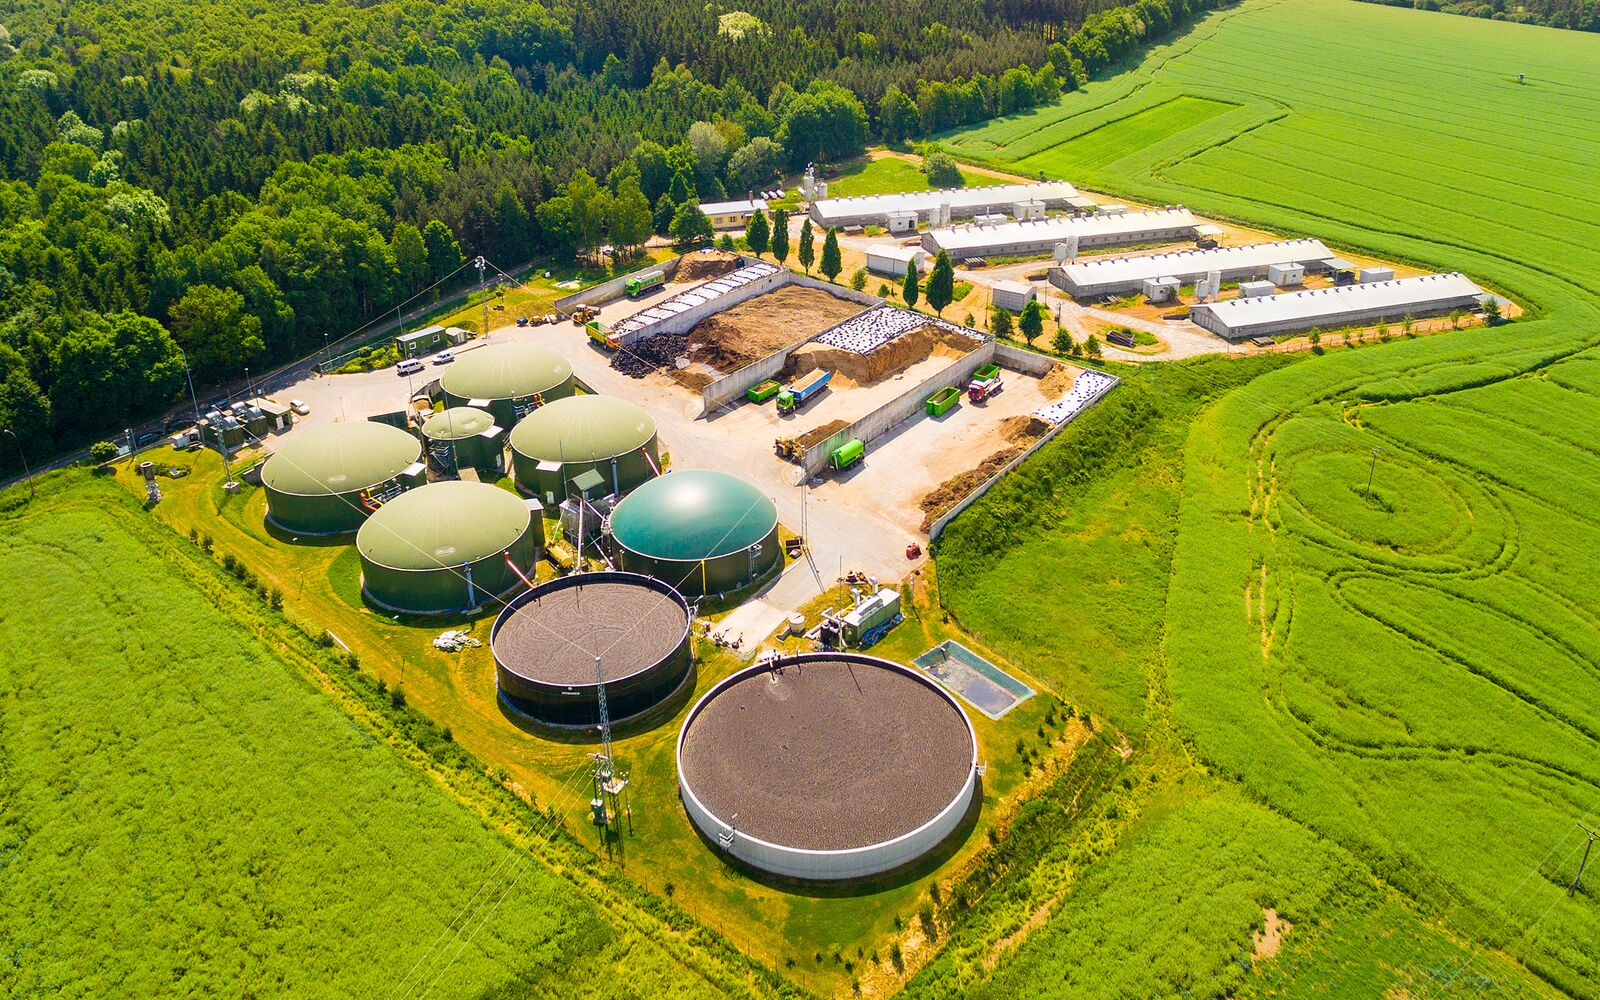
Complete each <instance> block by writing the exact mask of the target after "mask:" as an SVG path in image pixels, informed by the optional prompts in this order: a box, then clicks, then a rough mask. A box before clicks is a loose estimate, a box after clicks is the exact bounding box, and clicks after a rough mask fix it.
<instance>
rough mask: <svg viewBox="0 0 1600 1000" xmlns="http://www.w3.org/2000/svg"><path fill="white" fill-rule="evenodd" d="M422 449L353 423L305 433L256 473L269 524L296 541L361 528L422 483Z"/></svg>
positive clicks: (405, 438) (394, 434)
mask: <svg viewBox="0 0 1600 1000" xmlns="http://www.w3.org/2000/svg"><path fill="white" fill-rule="evenodd" d="M421 459H422V445H421V444H420V443H418V441H417V439H416V438H414V437H412V436H411V435H410V434H407V433H406V432H405V431H403V430H400V429H399V428H397V427H390V426H388V425H387V424H379V423H373V422H372V421H370V420H357V421H350V422H347V423H335V424H324V425H323V426H321V427H307V428H304V429H302V430H301V431H299V432H298V433H297V434H294V435H292V436H291V437H289V438H287V439H285V440H284V442H283V444H282V445H281V446H279V448H278V450H277V451H275V452H273V453H272V455H271V456H270V457H269V458H268V459H267V461H266V464H265V465H264V466H262V468H261V485H262V486H263V487H264V488H265V489H266V494H267V520H268V522H270V523H271V524H272V525H273V526H275V527H277V528H278V529H279V530H281V531H286V532H289V533H291V534H295V535H337V534H340V533H342V532H346V531H354V530H356V529H357V528H359V527H361V523H362V522H363V521H365V520H366V519H367V515H368V514H369V513H371V512H372V510H374V509H376V505H377V502H380V500H381V498H382V497H384V496H392V495H395V494H397V493H399V492H400V491H401V490H405V489H409V488H411V487H412V486H420V485H422V483H423V482H424V481H425V479H426V469H425V468H424V466H423V464H422V461H421Z"/></svg>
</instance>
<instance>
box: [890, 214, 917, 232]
mask: <svg viewBox="0 0 1600 1000" xmlns="http://www.w3.org/2000/svg"><path fill="white" fill-rule="evenodd" d="M885 218H886V219H887V220H888V222H889V232H891V233H894V234H895V235H897V236H898V235H900V234H901V233H914V232H916V231H917V213H915V212H890V213H888V214H887V215H886V216H885Z"/></svg>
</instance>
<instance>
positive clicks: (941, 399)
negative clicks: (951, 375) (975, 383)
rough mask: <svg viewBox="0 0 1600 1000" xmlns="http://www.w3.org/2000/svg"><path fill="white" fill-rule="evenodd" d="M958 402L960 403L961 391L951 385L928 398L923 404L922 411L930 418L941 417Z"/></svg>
mask: <svg viewBox="0 0 1600 1000" xmlns="http://www.w3.org/2000/svg"><path fill="white" fill-rule="evenodd" d="M959 402H961V390H960V389H958V388H956V387H955V386H953V385H947V386H945V387H944V388H943V389H940V390H939V391H938V392H936V393H934V394H933V395H931V396H929V397H928V400H927V402H925V403H924V404H923V409H925V410H927V412H928V416H930V417H942V416H944V415H945V412H946V411H947V410H949V409H950V407H952V406H954V405H956V404H957V403H959Z"/></svg>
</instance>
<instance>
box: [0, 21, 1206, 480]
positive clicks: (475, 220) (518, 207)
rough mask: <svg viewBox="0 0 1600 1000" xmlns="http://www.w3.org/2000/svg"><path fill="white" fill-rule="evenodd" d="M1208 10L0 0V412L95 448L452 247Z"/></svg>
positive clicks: (978, 97) (786, 167)
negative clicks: (191, 383)
mask: <svg viewBox="0 0 1600 1000" xmlns="http://www.w3.org/2000/svg"><path fill="white" fill-rule="evenodd" d="M1211 2H1212V0H1138V2H1137V3H1134V4H1131V5H1126V6H1117V7H1111V8H1109V9H1098V8H1100V7H1102V6H1103V4H1102V3H1100V2H1097V0H1047V2H1044V3H1037V2H1030V3H1026V4H1024V3H1020V2H994V3H986V4H982V5H969V4H962V3H957V2H955V0H932V2H918V3H911V2H909V0H895V2H890V3H887V4H879V3H874V4H872V5H867V4H864V3H854V4H850V3H845V4H838V3H830V4H826V5H823V4H821V3H819V2H814V0H806V2H802V3H799V4H788V3H785V4H779V3H776V2H772V3H767V2H766V0H763V2H762V3H760V4H756V5H753V6H751V7H750V9H749V10H747V11H742V12H739V13H742V14H743V15H744V16H743V17H742V18H735V19H732V20H729V19H727V18H726V17H725V16H724V14H726V13H727V12H723V13H722V14H718V13H715V12H714V11H715V8H704V7H700V6H697V5H676V6H674V5H669V4H665V3H660V4H658V3H656V2H655V0H645V2H642V3H639V4H638V5H631V4H630V5H622V4H612V0H601V2H600V3H599V4H586V5H584V6H582V7H578V8H573V9H565V8H561V7H543V6H540V5H539V4H537V3H518V4H513V3H510V2H508V0H474V2H473V3H472V4H471V5H470V6H469V5H468V4H466V3H464V2H462V0H446V2H443V3H439V4H430V5H405V4H400V3H398V2H388V0H380V2H377V3H373V4H369V5H364V6H352V5H346V4H340V3H333V4H329V3H318V2H311V0H288V2H285V3H278V4H273V5H269V7H267V8H265V9H260V8H257V7H255V6H252V5H245V4H242V3H239V2H237V0H201V3H202V6H203V8H204V10H203V11H196V10H195V9H194V6H193V5H189V6H188V7H187V8H184V9H183V10H182V11H177V12H175V11H174V10H173V9H171V7H170V5H163V4H160V3H158V2H157V0H132V2H131V3H124V4H120V5H112V4H109V3H104V2H102V0H96V2H91V3H87V4H75V5H70V6H69V5H67V4H66V3H65V0H16V2H14V3H13V4H12V5H11V7H10V8H9V10H10V12H9V13H7V14H6V15H4V25H3V26H0V427H5V428H7V429H11V430H13V431H14V432H15V433H17V434H18V435H19V436H20V437H22V438H23V439H24V440H27V441H28V442H29V445H30V450H32V451H35V452H38V453H44V452H48V451H49V450H51V449H52V448H54V447H67V446H71V445H75V444H79V443H82V442H85V441H87V440H91V439H93V437H95V436H100V435H104V434H106V433H108V432H113V431H115V430H117V429H120V428H122V427H125V426H127V425H128V424H130V423H132V422H134V421H136V420H138V419H140V418H142V417H145V416H148V415H150V414H152V413H156V412H159V411H160V410H161V409H162V408H163V407H164V405H166V404H167V403H169V402H171V401H172V400H173V399H174V398H175V396H177V395H178V394H179V393H180V391H181V390H182V387H183V378H184V370H185V364H187V367H188V369H189V370H190V371H192V372H193V374H194V376H195V378H196V380H197V382H198V383H200V385H201V386H202V387H203V386H204V385H206V384H210V383H215V382H219V381H222V380H224V379H227V378H230V377H234V376H237V375H238V374H239V373H241V372H242V371H243V369H244V368H245V367H247V366H248V367H252V368H254V369H256V370H258V371H259V370H263V369H265V368H267V367H269V366H271V365H273V364H275V363H279V362H283V361H287V360H290V359H292V358H295V357H298V356H303V355H305V354H308V353H311V352H313V351H315V350H317V349H318V348H319V347H321V346H322V345H323V344H324V343H325V342H326V339H327V338H330V337H334V336H337V335H339V334H342V333H344V332H346V331H348V330H350V329H352V328H354V327H356V326H358V325H360V324H361V323H363V322H364V321H366V320H368V319H371V318H373V317H375V316H379V315H381V314H383V313H385V312H390V311H393V310H394V309H395V308H396V307H397V306H398V305H399V304H400V303H402V302H405V301H407V300H408V299H410V298H411V297H412V296H414V295H416V294H417V293H418V292H420V291H422V290H424V289H427V288H429V287H430V286H431V285H433V284H434V283H436V282H438V281H440V280H441V279H442V278H444V277H446V276H447V275H450V274H451V273H453V272H454V271H456V270H457V269H458V268H460V266H461V264H462V263H463V261H464V260H466V259H467V258H469V257H471V256H473V255H477V254H482V255H484V256H486V257H489V258H490V259H491V260H494V261H495V262H497V263H500V264H502V265H505V266H511V265H515V264H518V263H521V262H523V261H527V260H530V259H532V258H534V257H536V256H539V255H542V254H553V255H557V256H563V257H571V256H577V255H581V254H585V253H588V252H591V251H593V250H594V249H595V248H596V247H598V246H599V245H601V244H602V243H609V244H612V245H614V246H617V247H621V248H624V249H626V248H629V247H637V246H640V245H641V244H643V243H644V242H645V240H647V239H648V238H649V237H650V235H651V234H655V233H659V234H665V235H674V236H678V235H689V236H692V235H694V233H693V232H692V231H693V230H694V229H695V228H696V227H697V226H698V223H697V222H696V221H695V220H696V215H697V209H696V210H690V209H689V208H688V206H698V205H699V204H700V203H702V202H706V201H713V200H720V199H723V198H738V197H743V196H744V195H745V194H746V193H747V192H750V191H755V190H762V189H765V188H766V187H769V186H772V185H774V184H775V183H776V182H777V181H778V180H779V178H780V177H782V176H784V175H786V174H788V173H789V172H791V171H793V170H795V169H797V168H799V167H801V166H803V165H804V164H805V163H807V162H810V161H818V162H824V163H827V162H839V161H842V160H845V159H848V158H850V157H853V156H856V155H859V154H860V153H861V152H862V151H863V150H864V149H865V147H866V146H867V145H868V144H870V143H872V142H874V141H887V142H891V143H901V142H906V141H909V140H914V139H921V138H924V137H928V136H933V135H935V134H937V133H939V132H941V131H944V130H946V129H951V128H957V127H961V126H964V125H969V124H973V123H975V122H979V121H982V120H985V119H987V118H990V117H993V116H994V115H998V114H1007V113H1011V112H1014V111H1019V110H1022V109H1025V108H1028V107H1031V106H1033V105H1035V104H1038V103H1041V102H1047V101H1051V100H1054V99H1055V98H1056V97H1058V96H1059V95H1060V94H1061V93H1062V92H1063V91H1065V90H1070V89H1072V88H1073V87H1076V86H1079V85H1081V84H1082V83H1083V82H1085V81H1086V80H1087V79H1089V78H1090V77H1092V76H1093V75H1095V74H1097V73H1100V72H1104V71H1105V70H1107V69H1109V68H1110V67H1111V66H1112V64H1114V63H1115V62H1116V61H1117V60H1118V59H1120V58H1122V57H1123V56H1125V55H1128V54H1129V53H1131V52H1133V51H1134V50H1135V49H1136V48H1137V47H1138V46H1139V45H1141V44H1143V43H1144V42H1145V41H1146V40H1148V39H1151V38H1155V37H1159V36H1161V35H1164V34H1166V33H1169V32H1171V31H1173V30H1176V29H1178V28H1180V27H1181V26H1182V25H1183V24H1185V23H1187V22H1188V21H1189V20H1190V19H1192V18H1194V17H1196V16H1198V15H1199V14H1200V13H1202V12H1203V11H1204V10H1205V9H1208V7H1209V5H1210V3H1211ZM608 4H611V5H610V6H608ZM996 66H998V67H1000V68H998V69H996V68H995V67H996ZM7 443H9V441H8V442H7ZM17 464H18V457H17V455H16V454H15V450H14V449H11V448H7V447H6V446H5V445H4V444H0V468H6V469H15V468H16V467H17Z"/></svg>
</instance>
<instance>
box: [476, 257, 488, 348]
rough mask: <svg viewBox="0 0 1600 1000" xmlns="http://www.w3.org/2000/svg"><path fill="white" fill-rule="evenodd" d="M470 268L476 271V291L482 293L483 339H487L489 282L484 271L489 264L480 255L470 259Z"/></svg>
mask: <svg viewBox="0 0 1600 1000" xmlns="http://www.w3.org/2000/svg"><path fill="white" fill-rule="evenodd" d="M472 266H473V267H475V268H477V269H478V289H479V291H481V292H482V293H483V338H484V339H485V340H488V339H489V281H488V279H487V278H486V277H485V276H484V269H485V268H487V267H488V266H489V262H488V261H486V260H484V259H483V256H482V255H481V254H480V255H479V256H477V257H474V258H473V259H472Z"/></svg>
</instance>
